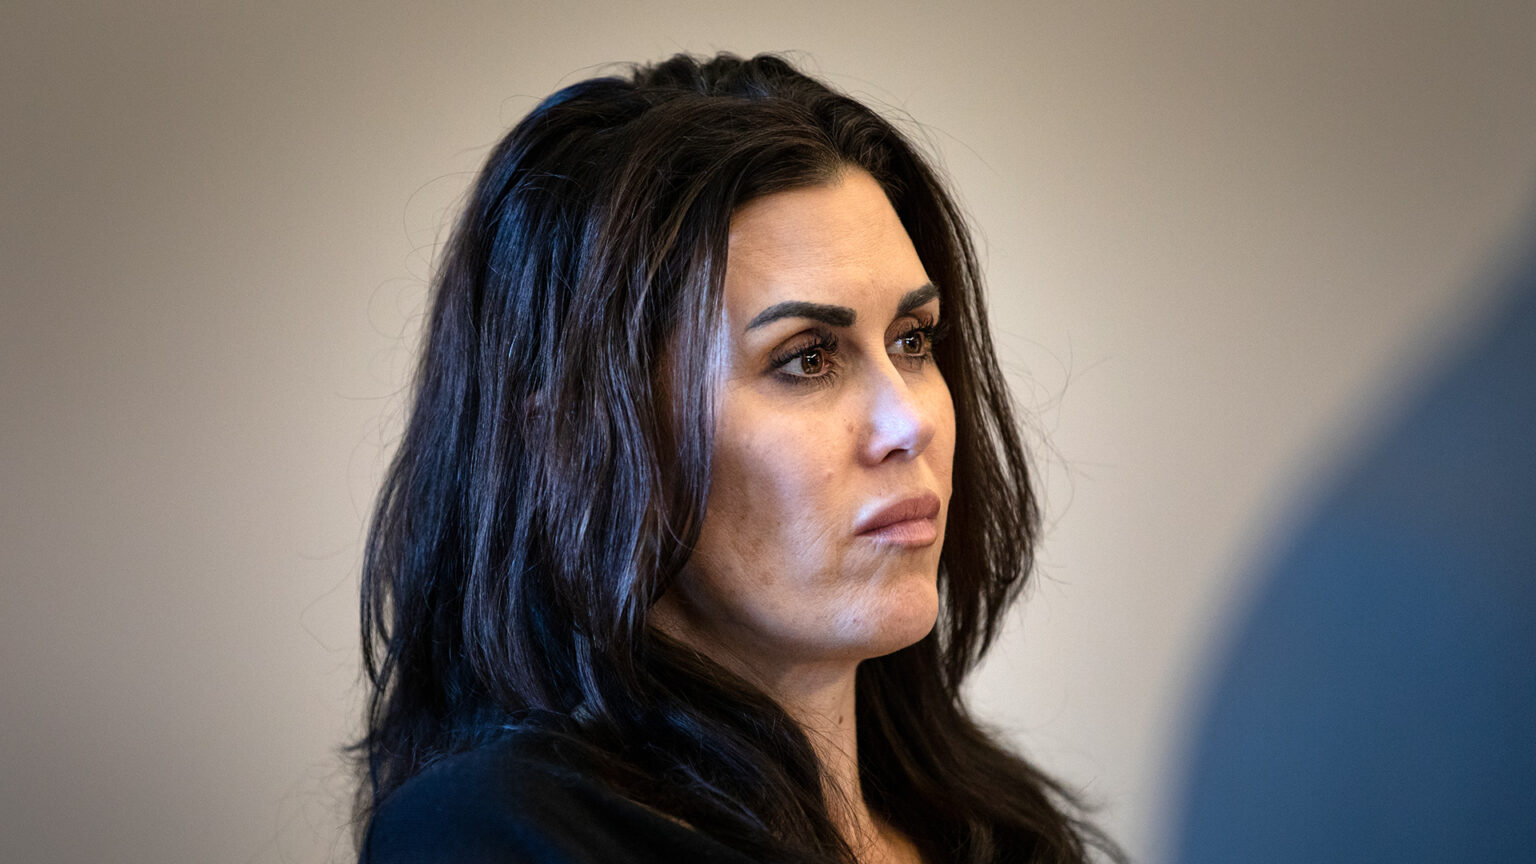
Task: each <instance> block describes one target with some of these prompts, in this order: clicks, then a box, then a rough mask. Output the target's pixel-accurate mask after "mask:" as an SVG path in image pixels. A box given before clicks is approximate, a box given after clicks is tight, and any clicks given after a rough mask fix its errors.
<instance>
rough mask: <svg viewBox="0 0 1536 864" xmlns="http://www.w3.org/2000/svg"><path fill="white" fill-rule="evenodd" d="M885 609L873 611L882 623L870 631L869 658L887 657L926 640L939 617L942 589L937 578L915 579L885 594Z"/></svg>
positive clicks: (873, 619)
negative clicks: (940, 591) (936, 582)
mask: <svg viewBox="0 0 1536 864" xmlns="http://www.w3.org/2000/svg"><path fill="white" fill-rule="evenodd" d="M882 600H883V601H884V602H883V603H882V604H881V607H882V608H881V609H879V610H878V611H876V612H874V614H872V615H871V619H870V620H872V621H877V622H878V626H876V627H874V628H872V629H871V631H870V632H869V633H868V634H867V635H868V639H867V642H866V651H865V652H864V653H865V659H870V658H874V657H883V656H885V655H886V654H890V653H893V652H896V651H900V650H901V649H903V648H905V647H907V646H908V645H912V644H915V643H917V642H920V641H922V639H923V637H925V636H927V635H928V634H929V633H930V632H932V631H933V625H934V623H935V622H937V621H938V617H939V592H938V586H937V584H935V580H933V579H931V578H930V579H928V580H926V583H922V582H917V580H913V584H908V585H905V586H903V587H902V589H901V590H899V591H896V592H892V593H891V594H888V595H887V596H886V597H884V598H882Z"/></svg>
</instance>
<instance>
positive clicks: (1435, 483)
mask: <svg viewBox="0 0 1536 864" xmlns="http://www.w3.org/2000/svg"><path fill="white" fill-rule="evenodd" d="M1509 288H1510V289H1511V290H1510V291H1509V292H1508V293H1507V294H1506V295H1505V304H1504V306H1503V308H1502V309H1501V310H1500V311H1499V313H1498V314H1497V315H1496V316H1495V317H1493V318H1492V319H1490V320H1489V321H1488V323H1487V326H1485V327H1484V328H1483V330H1482V331H1481V333H1480V334H1478V337H1477V338H1476V340H1475V341H1474V343H1473V344H1471V345H1469V346H1468V349H1467V350H1465V351H1464V352H1462V353H1461V354H1460V355H1459V356H1458V357H1457V358H1456V359H1455V361H1454V362H1453V364H1452V365H1450V366H1449V367H1448V368H1446V369H1444V370H1443V371H1442V372H1441V373H1440V374H1439V376H1437V377H1436V378H1435V379H1434V380H1433V381H1431V382H1429V383H1428V386H1427V387H1426V388H1425V389H1424V390H1423V391H1422V395H1421V396H1420V398H1418V399H1416V400H1415V401H1414V402H1413V403H1412V404H1411V405H1410V407H1409V408H1408V410H1407V412H1406V413H1405V414H1404V415H1403V416H1402V417H1401V419H1400V420H1399V421H1398V422H1397V423H1395V424H1394V425H1393V426H1392V427H1391V428H1390V429H1388V430H1386V432H1385V434H1384V435H1383V436H1382V437H1380V438H1378V439H1377V440H1376V442H1375V444H1374V446H1373V447H1372V448H1371V449H1369V450H1368V451H1367V452H1366V453H1364V454H1363V457H1362V459H1361V460H1360V461H1358V462H1357V463H1356V464H1355V465H1354V467H1353V468H1352V469H1351V470H1350V471H1349V472H1348V473H1347V474H1346V475H1345V476H1344V477H1343V478H1341V481H1340V482H1338V483H1337V484H1336V485H1334V486H1333V487H1332V491H1331V492H1330V494H1329V495H1328V496H1327V497H1326V498H1325V499H1324V500H1323V503H1322V505H1321V506H1320V507H1319V508H1318V509H1317V511H1316V512H1315V513H1314V514H1313V515H1312V516H1311V517H1310V518H1309V519H1308V520H1307V521H1306V522H1305V524H1304V527H1303V528H1302V530H1301V533H1300V534H1299V535H1298V536H1297V537H1296V538H1295V539H1294V541H1293V542H1292V543H1291V544H1290V545H1289V546H1288V547H1286V551H1285V552H1284V554H1283V555H1282V556H1281V557H1280V558H1279V560H1278V562H1277V564H1276V566H1275V567H1274V569H1273V570H1271V571H1269V576H1268V577H1267V579H1266V581H1265V583H1264V585H1263V587H1262V589H1261V590H1260V592H1259V595H1258V597H1257V598H1256V601H1255V604H1254V606H1253V607H1252V608H1251V610H1250V611H1249V612H1248V613H1247V618H1246V619H1245V620H1244V621H1243V623H1242V625H1241V626H1240V628H1239V629H1238V631H1237V634H1236V639H1235V641H1234V642H1233V643H1231V645H1230V654H1229V655H1228V658H1227V660H1226V661H1225V664H1224V665H1223V666H1222V667H1221V669H1220V672H1219V675H1218V677H1217V679H1216V682H1215V687H1214V690H1213V691H1211V701H1210V703H1209V704H1208V706H1207V713H1206V715H1205V719H1204V721H1203V724H1202V726H1201V727H1200V729H1199V737H1198V738H1197V743H1196V744H1195V746H1194V749H1193V756H1194V759H1193V764H1192V765H1191V766H1190V768H1191V772H1190V774H1189V776H1188V785H1187V786H1186V792H1187V794H1186V797H1185V799H1184V808H1183V811H1182V815H1181V819H1180V822H1179V824H1178V825H1177V833H1176V835H1175V838H1176V839H1175V849H1174V859H1173V860H1175V861H1179V862H1186V864H1206V862H1211V864H1214V862H1223V864H1227V862H1243V864H1263V862H1271V861H1273V862H1286V864H1299V862H1309V864H1314V862H1343V861H1348V862H1372V861H1382V862H1394V864H1403V862H1421V861H1422V862H1431V861H1433V862H1437V864H1441V862H1448V861H1476V862H1480V864H1488V862H1521V864H1532V862H1536V257H1531V256H1527V259H1526V260H1525V262H1524V266H1523V267H1522V268H1520V269H1519V270H1518V272H1517V274H1516V278H1515V280H1514V284H1512V285H1510V286H1509Z"/></svg>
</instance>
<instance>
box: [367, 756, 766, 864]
mask: <svg viewBox="0 0 1536 864" xmlns="http://www.w3.org/2000/svg"><path fill="white" fill-rule="evenodd" d="M568 743H569V742H565V741H562V739H560V738H559V736H555V735H551V734H547V733H544V732H539V731H531V730H512V731H509V732H508V733H507V734H506V735H504V736H502V737H500V738H498V739H497V740H495V741H493V742H491V743H488V744H485V745H483V746H480V747H478V748H476V749H474V750H471V751H468V752H465V753H459V754H455V755H453V756H449V757H446V758H444V759H442V760H441V761H439V762H435V763H433V764H432V765H430V766H428V767H427V768H426V769H424V770H423V771H422V772H421V773H420V774H418V775H416V776H415V777H413V778H411V779H410V780H408V781H406V782H405V783H404V784H403V785H402V786H401V787H400V788H399V789H397V790H395V791H394V792H393V793H391V794H390V795H389V797H388V798H386V799H385V800H384V801H383V802H382V803H381V804H380V806H379V808H378V809H377V811H375V813H374V816H373V819H372V820H371V822H370V824H369V826H368V831H367V835H366V838H365V839H364V841H363V846H362V850H361V853H360V857H359V860H360V862H361V864H438V862H442V864H446V862H455V864H478V862H485V864H490V862H539V864H544V862H571V864H576V862H599V861H602V862H648V861H669V860H703V861H711V860H712V861H720V862H732V861H739V860H742V859H740V858H738V857H737V856H736V855H735V854H734V853H732V852H731V850H729V849H727V848H726V847H724V846H722V845H720V844H718V843H715V842H714V841H711V840H709V838H707V837H704V836H702V835H700V834H697V833H696V832H694V831H692V830H689V829H688V828H686V827H684V826H682V825H679V824H676V823H673V822H671V821H669V820H667V819H666V818H664V817H662V816H659V815H657V814H655V813H653V812H652V811H650V810H648V809H646V808H644V807H642V806H640V805H638V804H635V803H634V802H631V801H629V800H627V799H625V798H623V797H621V796H619V795H618V794H616V793H615V792H614V791H613V790H611V789H610V788H609V787H608V786H607V785H606V784H604V783H603V782H602V781H601V780H600V779H598V778H597V777H596V775H595V774H594V773H593V772H592V771H590V770H584V769H583V768H582V767H581V762H580V761H579V760H577V759H575V758H574V757H572V756H571V755H570V754H569V753H567V752H566V751H565V748H563V747H562V744H568Z"/></svg>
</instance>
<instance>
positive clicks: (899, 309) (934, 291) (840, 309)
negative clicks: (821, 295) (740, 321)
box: [746, 282, 939, 330]
mask: <svg viewBox="0 0 1536 864" xmlns="http://www.w3.org/2000/svg"><path fill="white" fill-rule="evenodd" d="M937 296H939V289H938V288H936V287H934V285H933V283H932V282H929V283H928V284H926V285H923V286H922V287H920V288H914V289H912V290H911V291H908V292H907V293H906V294H903V295H902V297H901V302H899V303H897V304H896V314H897V315H905V314H907V313H908V312H911V311H912V310H913V309H916V308H917V307H919V306H921V305H923V304H924V303H927V302H928V301H930V300H932V299H933V298H935V297H937ZM780 318H809V319H811V320H813V321H821V322H822V323H824V324H830V325H832V326H833V327H852V326H853V322H854V320H855V319H856V318H858V314H857V313H856V312H854V311H853V310H852V309H849V308H848V307H847V306H833V305H831V304H829V303H808V302H806V301H804V300H785V301H784V302H783V303H775V304H773V305H772V306H769V307H768V308H767V309H764V310H763V311H761V312H759V313H757V316H756V317H754V318H753V319H752V320H751V321H748V322H747V326H746V329H747V330H753V329H756V328H758V327H761V326H763V325H764V324H768V323H771V322H773V321H777V320H779V319H780Z"/></svg>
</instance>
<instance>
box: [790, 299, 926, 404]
mask: <svg viewBox="0 0 1536 864" xmlns="http://www.w3.org/2000/svg"><path fill="white" fill-rule="evenodd" d="M946 330H947V328H946V327H945V326H944V322H934V321H933V319H932V318H930V317H926V316H924V317H920V318H918V319H917V323H916V324H914V325H912V326H911V327H908V328H907V329H905V330H903V331H901V332H900V333H898V334H897V335H896V337H895V338H894V339H892V340H891V344H895V343H897V342H901V341H903V340H905V339H910V338H912V337H913V336H921V337H922V340H923V346H924V347H925V349H926V350H925V351H923V353H921V354H905V353H902V354H894V353H893V354H892V355H891V356H893V357H896V358H898V360H900V361H901V362H903V363H905V364H907V368H909V369H911V370H912V371H914V372H915V371H918V370H920V369H922V368H923V366H925V365H926V364H928V363H930V362H932V360H933V346H934V345H935V344H936V343H938V342H939V341H940V340H941V339H943V338H944V334H945V332H946ZM811 354H818V355H819V356H820V357H821V362H822V364H824V367H825V368H824V370H823V371H822V372H820V373H817V374H814V375H811V374H807V375H797V374H794V373H791V372H785V371H784V367H785V366H788V365H789V364H790V363H793V362H795V361H796V360H800V361H804V359H805V358H806V357H808V356H810V355H811ZM836 358H837V337H836V336H835V335H833V334H832V333H831V332H829V331H825V330H812V331H811V332H810V333H808V334H806V337H805V339H802V340H799V341H796V342H792V343H790V344H789V345H788V346H786V347H785V348H784V349H783V350H781V351H778V352H775V353H774V354H773V356H771V357H770V358H769V360H768V364H769V365H768V368H769V370H770V371H771V372H773V373H774V374H775V376H776V377H778V378H779V379H780V380H782V381H785V382H786V383H788V384H791V385H794V386H801V387H826V386H828V385H830V384H831V383H832V382H833V380H834V379H836V378H837V376H838V374H839V371H840V370H839V364H838V362H837V359H836Z"/></svg>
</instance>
